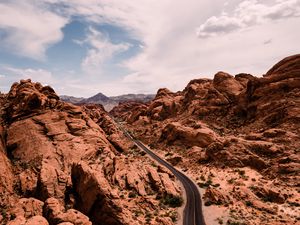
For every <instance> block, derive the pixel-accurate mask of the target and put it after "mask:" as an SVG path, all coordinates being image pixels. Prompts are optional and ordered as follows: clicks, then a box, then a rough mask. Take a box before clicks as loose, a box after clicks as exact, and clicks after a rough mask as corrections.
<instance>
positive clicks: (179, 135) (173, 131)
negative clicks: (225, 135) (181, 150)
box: [160, 123, 217, 147]
mask: <svg viewBox="0 0 300 225" xmlns="http://www.w3.org/2000/svg"><path fill="white" fill-rule="evenodd" d="M160 139H161V140H166V141H167V142H168V143H169V144H171V143H173V142H176V141H179V142H180V143H183V144H184V145H185V146H194V145H197V146H200V147H206V146H208V145H209V144H211V143H212V142H214V141H216V140H217V135H216V134H215V133H214V132H213V131H212V130H210V129H209V128H207V127H203V128H199V129H193V128H189V127H185V126H182V125H181V124H180V123H171V124H168V125H167V126H166V127H165V128H164V130H163V131H162V135H161V138H160Z"/></svg>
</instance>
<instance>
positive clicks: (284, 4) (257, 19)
mask: <svg viewBox="0 0 300 225" xmlns="http://www.w3.org/2000/svg"><path fill="white" fill-rule="evenodd" d="M299 16H300V0H284V1H282V0H278V1H276V3H275V4H274V5H267V4H262V3H260V2H259V1H257V0H246V1H243V2H241V3H240V4H239V5H238V6H237V7H236V9H235V10H234V12H233V14H232V15H228V14H227V13H223V14H222V15H221V16H218V17H216V16H212V17H210V18H208V19H207V20H206V21H205V22H204V23H203V24H202V25H201V26H200V27H199V28H198V31H197V34H198V36H199V37H202V38H205V37H211V36H217V35H220V34H226V33H229V32H232V31H234V30H239V29H242V28H246V27H251V26H254V25H257V24H262V23H266V22H268V21H270V20H280V19H284V18H292V17H299Z"/></svg>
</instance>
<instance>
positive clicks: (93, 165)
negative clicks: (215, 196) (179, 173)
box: [0, 80, 180, 225]
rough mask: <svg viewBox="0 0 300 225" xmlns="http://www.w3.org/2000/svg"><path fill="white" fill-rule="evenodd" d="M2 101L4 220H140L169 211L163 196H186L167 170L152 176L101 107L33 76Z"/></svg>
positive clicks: (87, 224)
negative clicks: (78, 101) (80, 102)
mask: <svg viewBox="0 0 300 225" xmlns="http://www.w3.org/2000/svg"><path fill="white" fill-rule="evenodd" d="M0 100H1V101H0V103H1V104H0V112H1V119H0V122H1V124H2V125H1V126H0V167H1V171H2V172H3V174H4V175H3V176H1V177H0V194H1V195H0V206H1V209H2V208H3V210H4V211H3V213H2V215H1V218H0V224H18V225H20V224H26V225H29V224H50V225H54V224H55V225H56V224H74V225H79V224H81V225H82V224H84V225H90V224H92V223H93V224H100V225H101V224H106V225H109V224H130V225H132V224H140V223H144V221H145V218H144V215H146V212H147V211H149V212H153V211H155V210H156V211H160V212H161V214H163V213H164V212H165V209H163V208H161V206H160V205H159V199H158V198H157V196H159V197H164V195H166V194H168V193H169V192H172V194H173V195H180V189H179V188H178V186H177V185H176V183H175V179H174V177H169V174H168V173H165V172H157V173H158V174H159V180H158V181H157V182H158V183H155V182H154V181H152V182H150V179H149V176H148V173H147V171H146V170H145V169H144V170H143V167H144V166H145V167H147V166H148V167H153V166H151V165H152V161H151V160H150V159H149V158H147V157H146V156H144V154H142V152H141V150H139V149H138V148H137V147H135V146H134V145H133V144H132V143H131V141H130V140H128V139H127V138H126V137H125V136H124V135H123V133H122V132H121V131H120V130H119V128H118V126H117V125H116V123H115V122H114V121H113V120H112V119H111V118H110V117H109V116H108V114H107V113H106V112H105V111H104V110H103V107H101V106H99V105H87V106H75V105H72V104H70V103H65V102H62V101H60V100H59V98H58V96H57V95H56V93H55V92H54V90H53V89H52V88H51V87H48V86H46V87H43V86H42V85H41V84H39V83H33V82H31V81H30V80H22V81H21V82H20V83H15V84H14V85H13V86H12V88H11V90H10V92H9V93H8V94H7V95H3V96H1V99H0ZM153 170H154V171H156V170H158V168H157V167H153ZM136 171H142V172H139V173H138V174H136ZM153 182H154V183H153ZM152 185H153V186H156V187H157V188H158V189H159V192H155V191H154V190H153V189H152ZM128 196H130V197H128ZM122 205H126V206H127V207H126V208H125V207H120V206H122ZM16 206H17V207H16ZM137 206H139V207H141V206H142V208H141V209H140V208H138V207H137ZM137 210H139V211H141V213H139V214H137V215H136V216H135V214H134V212H135V211H137ZM173 211H174V210H173ZM3 215H4V216H3ZM159 216H160V215H156V216H153V220H155V218H156V217H159Z"/></svg>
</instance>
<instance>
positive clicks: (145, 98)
mask: <svg viewBox="0 0 300 225" xmlns="http://www.w3.org/2000/svg"><path fill="white" fill-rule="evenodd" d="M154 97H155V95H154V94H125V95H119V96H112V97H108V96H106V95H104V94H102V93H101V92H99V93H98V94H96V95H94V96H92V97H89V98H83V97H73V96H69V95H61V96H60V99H61V100H63V101H65V102H69V103H73V104H78V105H82V104H101V105H103V107H104V108H105V110H106V111H110V110H111V109H112V108H113V107H115V106H117V105H118V104H119V103H122V102H129V101H135V102H143V103H145V102H149V101H151V100H152V99H154Z"/></svg>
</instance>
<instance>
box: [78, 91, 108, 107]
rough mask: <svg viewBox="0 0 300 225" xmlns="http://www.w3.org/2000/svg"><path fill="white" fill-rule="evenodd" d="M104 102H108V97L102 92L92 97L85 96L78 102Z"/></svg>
mask: <svg viewBox="0 0 300 225" xmlns="http://www.w3.org/2000/svg"><path fill="white" fill-rule="evenodd" d="M106 102H110V98H109V97H107V96H106V95H104V94H102V93H101V92H100V93H98V94H96V95H94V96H92V97H89V98H85V99H83V100H81V101H80V103H94V104H103V103H106Z"/></svg>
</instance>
